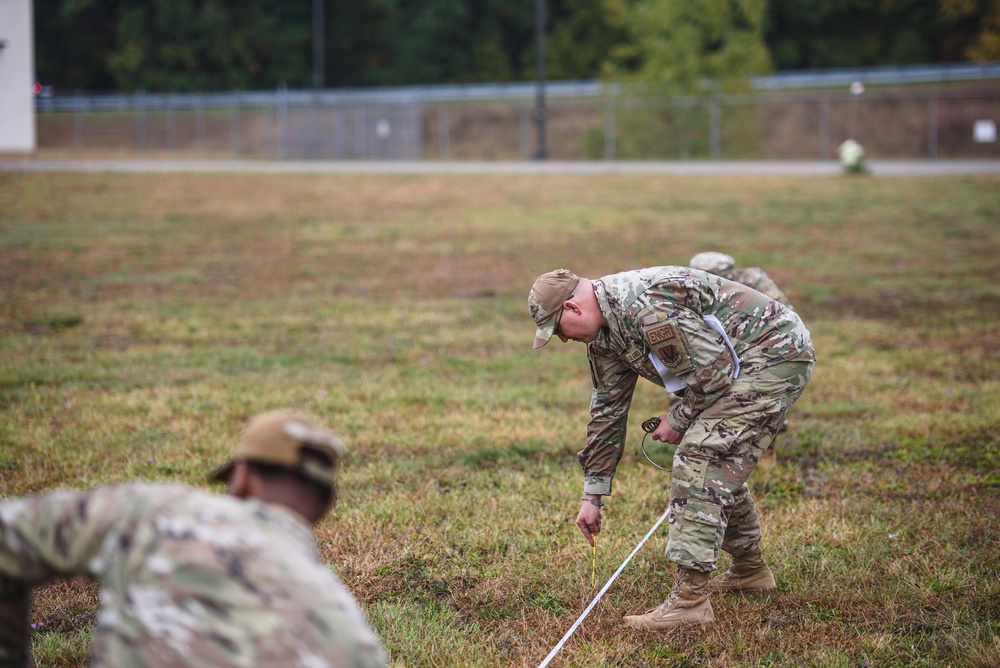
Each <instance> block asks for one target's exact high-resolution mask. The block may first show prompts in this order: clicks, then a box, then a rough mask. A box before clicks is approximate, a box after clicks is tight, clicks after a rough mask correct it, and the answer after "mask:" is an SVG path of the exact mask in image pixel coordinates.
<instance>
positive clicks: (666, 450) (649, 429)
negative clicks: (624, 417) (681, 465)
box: [639, 417, 677, 473]
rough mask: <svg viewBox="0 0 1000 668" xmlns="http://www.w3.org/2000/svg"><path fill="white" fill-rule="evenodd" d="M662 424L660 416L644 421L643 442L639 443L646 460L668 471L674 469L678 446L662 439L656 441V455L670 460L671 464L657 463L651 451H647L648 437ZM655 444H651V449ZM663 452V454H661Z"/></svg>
mask: <svg viewBox="0 0 1000 668" xmlns="http://www.w3.org/2000/svg"><path fill="white" fill-rule="evenodd" d="M659 426H660V418H658V417H651V418H649V419H648V420H646V421H645V422H643V423H642V430H643V431H644V432H645V433H644V434H643V435H642V442H640V443H639V448H640V449H641V450H642V456H643V457H645V458H646V461H647V462H649V463H650V464H652V465H653V466H655V467H656V468H658V469H660V470H661V471H667V472H668V473H669V472H670V471H672V470H673V461H674V453H675V452H676V451H677V446H676V445H674V444H673V443H662V442H660V441H654V443H656V444H657V448H656V450H657V451H656V452H654V453H653V454H654V456H656V457H657V459H661V460H666V461H669V462H670V466H661V465H659V464H657V463H656V462H655V461H654V460H653V457H650V455H649V453H648V452H647V451H646V437H647V436H649V435H650V434H652V433H653V432H654V431H656V428H657V427H659ZM652 448H653V445H652V444H650V449H652ZM661 453H662V454H661Z"/></svg>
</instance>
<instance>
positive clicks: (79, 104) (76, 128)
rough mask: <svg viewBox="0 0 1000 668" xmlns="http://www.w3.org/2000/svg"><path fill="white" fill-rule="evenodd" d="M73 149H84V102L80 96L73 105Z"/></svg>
mask: <svg viewBox="0 0 1000 668" xmlns="http://www.w3.org/2000/svg"><path fill="white" fill-rule="evenodd" d="M73 148H74V150H77V151H79V150H80V149H81V148H83V100H81V99H80V95H79V94H77V96H76V100H75V101H74V104H73Z"/></svg>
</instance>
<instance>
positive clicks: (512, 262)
mask: <svg viewBox="0 0 1000 668" xmlns="http://www.w3.org/2000/svg"><path fill="white" fill-rule="evenodd" d="M704 250H722V251H725V252H728V253H730V254H731V255H733V256H735V257H736V259H737V263H738V265H741V266H760V267H763V268H764V269H765V270H766V271H767V272H768V273H769V274H770V275H771V276H772V277H773V278H774V279H775V280H776V282H777V283H778V284H779V285H780V286H781V287H782V288H783V289H784V290H785V292H786V294H787V295H788V296H789V298H790V299H791V300H792V302H793V304H795V306H796V308H797V310H798V312H799V313H800V314H801V316H802V318H803V319H804V321H805V323H806V325H807V326H808V328H809V329H810V331H811V332H812V336H813V340H814V342H815V344H816V349H817V354H818V357H819V362H818V364H817V367H816V371H815V374H814V376H813V380H812V383H811V384H810V386H809V388H808V389H807V391H806V393H805V395H804V396H803V398H802V399H801V401H800V402H799V404H798V405H797V406H796V408H795V410H794V412H793V414H792V418H791V420H790V428H789V430H788V431H787V432H786V433H785V434H782V435H781V436H780V437H779V440H778V442H777V445H776V447H777V451H778V465H777V466H776V467H775V468H773V469H769V470H766V471H764V470H760V471H757V472H755V473H754V474H753V476H752V477H751V485H752V487H753V491H754V494H755V498H756V499H757V503H758V507H759V508H760V511H761V516H762V523H763V526H764V549H765V552H766V554H767V555H768V558H769V560H770V562H771V563H772V566H773V568H774V570H775V573H776V577H777V581H778V587H779V591H778V593H777V594H775V595H773V596H771V597H769V598H760V597H739V596H716V597H714V598H713V605H714V607H715V611H716V615H717V618H718V622H717V623H716V624H714V625H712V626H709V627H706V628H703V629H701V628H698V629H684V630H679V631H675V632H672V633H667V634H656V633H645V632H637V631H633V630H629V629H626V628H625V627H623V626H622V625H621V618H622V616H623V615H625V614H629V613H634V612H637V611H638V612H642V611H644V610H646V609H648V608H651V607H653V606H655V605H656V604H657V603H659V602H660V601H661V600H662V599H663V598H664V597H665V594H666V592H667V590H668V589H669V586H670V580H671V577H672V568H670V567H669V566H668V564H667V563H666V562H665V561H664V559H663V556H662V555H663V547H664V545H665V543H666V528H665V527H663V528H661V529H660V530H659V531H658V533H657V534H656V535H655V536H654V537H653V538H651V539H650V540H649V542H648V543H647V544H646V545H645V546H644V547H643V549H642V550H641V551H640V552H639V554H638V555H637V556H636V558H635V559H634V560H633V561H632V563H631V564H630V565H629V566H628V567H627V568H626V569H625V571H624V573H623V574H622V576H621V577H620V578H619V579H618V580H617V581H616V582H615V584H614V585H613V586H612V587H611V589H610V591H609V592H608V593H607V595H606V596H605V597H604V598H603V599H602V600H601V602H600V603H599V604H598V605H597V607H596V608H595V609H594V611H593V613H591V615H590V616H589V617H588V618H587V620H586V621H585V622H584V624H583V626H582V627H581V628H580V629H579V630H578V631H577V633H576V634H575V635H574V636H573V637H572V638H571V639H570V640H569V642H568V643H567V644H566V646H565V647H564V648H563V650H562V651H561V652H560V653H559V655H558V656H557V657H556V659H555V660H554V662H553V665H557V666H587V667H597V666H719V667H731V666H763V665H776V666H801V665H807V666H866V665H871V666H948V665H951V666H979V667H986V666H996V665H998V664H1000V567H998V566H1000V522H998V520H997V518H998V516H1000V465H998V461H1000V459H998V458H1000V353H998V350H1000V281H998V276H1000V178H998V177H954V178H926V177H925V178H902V177H900V178H883V177H875V178H872V177H847V176H843V177H839V178H805V177H802V178H789V177H772V178H750V177H727V178H721V177H720V178H710V177H696V178H678V177H666V176H538V175H533V176H471V175H470V176H420V177H417V176H363V175H356V176H355V175H348V176H335V175H330V176H326V175H323V176H315V175H282V176H266V175H221V174H219V175H206V174H199V175H59V174H56V175H30V174H29V175H17V174H0V291H2V300H0V496H2V497H11V496H15V495H21V494H26V493H31V492H36V491H40V490H44V489H49V488H53V487H58V486H68V487H74V488H84V487H89V486H93V485H99V484H105V483H116V482H122V481H131V480H137V479H149V480H158V481H182V482H185V483H189V484H191V485H195V486H205V485H206V483H205V474H206V472H207V471H209V470H210V469H211V468H212V467H214V466H215V465H216V464H217V463H218V462H220V461H221V460H222V459H223V458H224V457H225V456H226V454H227V453H228V452H229V450H230V448H231V447H232V445H233V444H234V443H235V441H236V439H237V438H238V436H239V434H240V432H241V431H242V429H243V427H244V426H245V424H246V422H247V420H248V418H249V417H250V416H252V415H253V414H255V413H258V412H261V411H265V410H270V409H273V408H279V407H292V408H299V409H302V410H305V411H307V412H310V413H313V414H315V415H317V416H319V417H320V418H321V419H322V420H324V421H325V422H326V423H328V424H329V425H330V426H331V427H332V429H333V431H335V432H336V433H337V434H339V435H340V436H342V438H343V439H344V440H345V441H346V442H347V443H348V445H349V448H350V457H349V459H348V460H347V463H346V466H345V470H344V475H343V478H342V485H341V492H342V496H341V501H340V504H339V505H338V506H337V508H336V510H335V511H334V513H333V514H332V516H331V517H329V518H328V519H327V520H325V521H324V522H323V523H322V524H321V525H320V526H319V527H318V528H317V532H316V533H317V540H318V544H319V546H320V548H321V550H322V553H323V555H324V557H325V558H326V559H327V560H328V561H329V563H330V564H331V568H333V569H335V570H336V572H337V573H338V574H339V576H340V577H341V578H342V579H343V580H344V581H345V582H346V583H347V585H348V586H349V587H350V588H351V589H352V590H353V592H354V593H355V595H356V596H357V598H358V599H359V601H360V602H361V604H362V605H363V606H364V608H365V610H366V612H367V614H368V616H369V618H370V620H371V623H372V625H373V627H374V628H375V629H376V630H377V631H378V633H379V634H380V636H381V637H382V638H383V640H384V644H385V647H386V649H387V651H388V654H389V656H390V658H391V661H392V664H393V665H395V666H536V665H538V663H539V662H540V661H541V660H542V659H543V658H544V657H545V656H546V654H547V653H548V652H549V650H550V649H551V648H552V647H553V646H554V645H555V644H556V643H557V642H558V640H559V639H560V638H561V637H562V635H563V634H564V633H565V632H566V630H567V629H568V628H569V627H570V626H571V625H572V623H573V622H574V621H575V620H576V618H577V617H578V615H579V614H580V613H581V612H582V611H583V609H584V608H585V607H586V606H587V604H588V603H589V602H590V601H591V599H592V598H593V596H594V595H595V594H596V590H597V589H599V588H600V587H601V586H602V584H603V583H604V582H605V581H606V580H607V578H608V577H610V576H611V574H612V573H613V572H614V571H615V569H616V568H617V567H618V565H619V564H620V563H621V562H622V560H623V559H624V558H625V557H626V556H627V555H628V553H629V552H630V551H631V550H632V548H633V547H634V546H635V545H636V544H637V543H638V542H639V540H640V539H641V538H642V536H643V535H644V534H645V533H646V531H647V530H648V529H649V527H650V526H652V524H653V522H654V521H655V520H656V518H658V517H659V515H660V514H661V513H662V511H663V510H664V508H665V507H666V502H667V491H668V488H669V474H667V473H664V472H662V471H659V470H657V469H655V468H654V467H652V466H651V465H649V464H648V463H646V462H645V460H644V459H643V457H642V455H641V453H640V452H639V437H640V436H641V430H640V428H639V425H640V423H641V422H642V420H643V419H645V418H646V417H649V416H651V415H654V414H658V413H660V412H662V411H663V410H664V402H663V397H662V394H661V393H662V390H660V389H658V388H656V387H654V386H653V385H651V384H649V383H645V382H644V381H642V382H640V387H639V389H638V391H637V393H636V399H635V402H634V405H633V411H632V415H631V417H630V422H629V424H630V432H629V438H628V448H627V452H626V453H625V455H624V457H623V459H622V462H621V465H620V466H619V469H618V475H617V477H616V483H615V494H614V496H613V497H611V498H610V499H609V503H608V506H607V508H606V520H605V524H604V527H605V531H604V532H603V533H602V534H601V536H600V539H599V542H598V547H599V549H598V553H597V574H596V588H595V587H593V586H592V573H591V558H592V554H591V552H590V549H589V547H588V546H587V545H586V543H585V542H584V540H583V538H582V537H581V536H580V534H579V532H578V530H577V528H576V526H575V525H574V520H575V517H576V512H577V510H578V508H579V505H580V493H581V488H582V480H581V473H580V469H579V465H578V463H577V461H576V457H575V454H576V452H577V451H579V450H580V449H581V448H582V447H583V445H584V437H585V426H586V422H587V418H588V403H589V396H590V374H589V371H588V366H587V361H586V355H585V350H584V348H583V346H581V345H578V344H568V345H562V344H560V343H559V342H555V343H554V344H551V345H549V346H548V347H547V348H545V349H543V350H541V351H533V350H532V349H531V342H532V336H533V325H532V322H531V320H530V318H529V316H528V313H527V306H526V297H527V292H528V289H529V287H530V286H531V283H532V281H533V280H534V278H535V277H536V276H537V275H538V274H540V273H542V272H544V271H548V270H550V269H553V268H556V267H560V266H566V267H569V268H571V269H573V270H574V271H575V272H576V273H578V274H580V275H583V276H589V277H598V276H601V275H603V274H607V273H612V272H616V271H620V270H625V269H632V268H637V267H643V266H650V265H659V264H684V263H686V262H687V260H688V259H689V258H690V257H691V255H693V254H694V253H696V252H699V251H704ZM721 566H722V567H723V568H724V567H725V566H726V562H725V561H724V562H723V563H722V564H721ZM96 608H97V599H96V588H95V587H94V585H93V584H90V583H88V582H86V581H82V580H81V581H70V582H68V583H58V584H53V585H49V586H46V587H41V588H38V589H37V590H36V596H35V599H34V606H33V612H32V619H31V621H32V623H34V624H36V625H40V626H38V628H37V629H36V630H35V631H33V634H34V636H33V643H34V648H35V653H36V659H37V661H38V663H39V665H43V666H77V665H82V664H83V662H84V660H85V657H86V652H87V648H88V644H89V641H90V637H91V636H90V634H91V630H92V628H93V623H94V618H95V613H96Z"/></svg>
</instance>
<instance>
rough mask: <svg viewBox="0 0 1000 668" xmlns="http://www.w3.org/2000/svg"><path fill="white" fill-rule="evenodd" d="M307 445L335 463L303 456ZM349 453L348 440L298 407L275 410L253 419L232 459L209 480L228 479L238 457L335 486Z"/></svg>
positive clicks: (222, 480)
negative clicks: (340, 437)
mask: <svg viewBox="0 0 1000 668" xmlns="http://www.w3.org/2000/svg"><path fill="white" fill-rule="evenodd" d="M303 447H308V448H313V449H315V450H319V451H320V452H325V453H326V454H328V455H329V457H330V462H331V463H330V464H329V465H327V464H324V463H323V462H321V461H318V460H317V459H315V458H313V457H305V458H303V457H302V448H303ZM346 453H347V449H346V448H345V447H344V444H343V443H341V442H340V440H339V439H338V438H337V437H336V436H333V435H332V434H330V433H329V432H327V431H326V429H324V428H323V427H322V426H320V424H319V423H318V422H316V421H315V420H313V419H312V418H311V417H309V416H307V415H303V414H302V413H297V412H294V411H273V412H270V413H263V414H261V415H258V416H257V417H255V418H254V419H253V420H251V421H250V425H249V426H248V427H247V429H246V431H245V432H243V438H242V439H241V440H240V442H239V443H238V444H237V445H236V451H235V452H234V453H233V457H232V459H230V460H229V461H227V462H226V463H224V464H223V465H222V466H220V467H219V468H218V469H216V471H215V472H214V473H213V474H212V475H211V476H209V480H211V481H212V482H226V481H227V480H229V474H230V473H231V472H232V470H233V466H234V464H235V463H236V461H238V460H247V461H252V462H258V463H261V464H271V465H274V466H281V467H284V468H287V469H288V470H290V471H293V472H295V473H298V474H299V475H302V476H304V477H306V478H309V479H310V480H313V481H315V482H318V483H320V484H321V485H326V486H327V487H331V488H332V487H334V480H335V477H336V473H337V465H338V463H339V462H340V459H341V457H343V456H344V455H345V454H346Z"/></svg>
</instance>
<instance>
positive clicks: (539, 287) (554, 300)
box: [528, 269, 583, 348]
mask: <svg viewBox="0 0 1000 668" xmlns="http://www.w3.org/2000/svg"><path fill="white" fill-rule="evenodd" d="M581 280H583V279H581V278H580V277H579V276H577V275H576V274H574V273H573V272H572V271H570V270H569V269H556V270H555V271H550V272H548V273H545V274H542V275H541V276H539V277H538V278H537V279H535V284H534V285H532V286H531V292H529V293H528V312H529V313H531V319H532V320H534V321H535V325H537V326H538V329H537V330H536V331H535V345H534V347H535V348H541V347H542V346H544V345H545V344H546V343H548V342H549V339H551V338H552V333H553V332H554V331H555V328H556V315H558V313H559V309H561V308H562V305H563V302H565V301H566V300H567V299H569V296H570V295H571V294H573V290H575V289H576V284H577V283H579V282H580V281H581Z"/></svg>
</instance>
